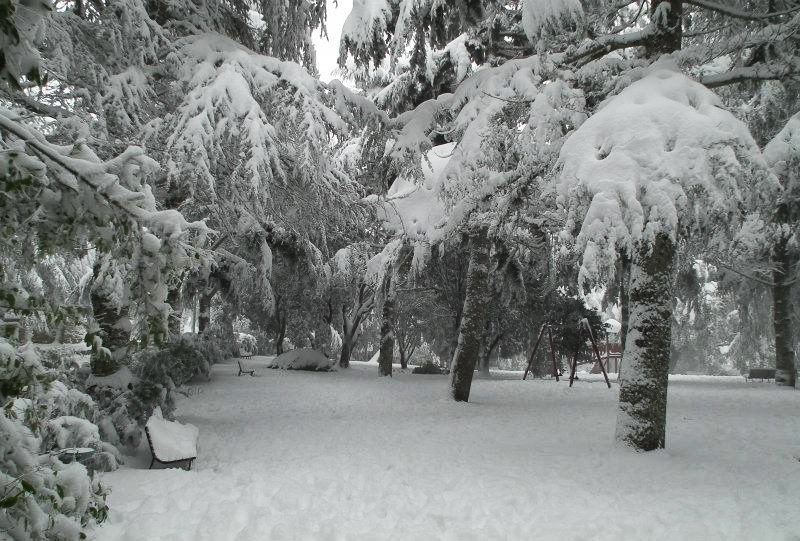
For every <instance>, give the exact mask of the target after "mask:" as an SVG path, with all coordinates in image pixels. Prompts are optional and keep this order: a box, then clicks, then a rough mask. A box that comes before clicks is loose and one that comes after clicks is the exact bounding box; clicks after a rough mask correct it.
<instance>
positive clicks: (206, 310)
mask: <svg viewBox="0 0 800 541" xmlns="http://www.w3.org/2000/svg"><path fill="white" fill-rule="evenodd" d="M212 298H214V293H211V294H207V293H201V294H200V299H199V301H198V304H199V305H200V307H199V308H198V311H199V315H198V319H197V332H198V333H200V334H203V332H204V331H205V330H206V329H208V327H209V325H211V299H212Z"/></svg>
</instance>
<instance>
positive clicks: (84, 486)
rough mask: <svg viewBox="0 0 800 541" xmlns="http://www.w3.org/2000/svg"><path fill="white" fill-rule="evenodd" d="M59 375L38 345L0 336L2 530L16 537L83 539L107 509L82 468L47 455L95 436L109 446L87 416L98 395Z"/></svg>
mask: <svg viewBox="0 0 800 541" xmlns="http://www.w3.org/2000/svg"><path fill="white" fill-rule="evenodd" d="M56 377H57V374H56V373H55V372H54V371H48V370H46V369H45V367H44V366H43V365H42V364H41V362H40V360H39V357H38V355H37V353H36V350H35V349H34V348H33V347H30V346H24V347H21V348H17V347H15V345H14V344H12V343H10V342H8V341H7V340H4V339H0V382H2V383H0V401H2V409H0V508H1V509H2V510H3V511H2V513H0V532H3V533H4V534H6V535H7V536H9V537H10V538H11V539H14V540H30V539H66V540H74V539H79V538H81V537H83V536H85V532H83V529H84V528H85V527H86V526H88V525H89V524H90V523H92V522H102V521H103V520H104V519H105V517H106V514H107V511H108V507H107V506H106V503H105V499H106V491H105V489H104V488H103V487H102V486H101V485H100V483H99V481H97V480H96V479H92V478H91V477H90V476H89V475H88V472H87V471H86V468H85V467H84V466H83V465H81V464H77V463H75V464H63V463H61V462H60V461H59V460H57V459H56V458H55V457H54V456H52V455H51V454H42V453H46V451H48V450H49V447H51V446H52V445H56V446H57V445H61V444H63V445H71V444H78V445H83V444H84V443H87V442H88V441H90V440H91V441H92V442H94V443H96V444H97V445H98V446H99V447H101V448H102V443H101V442H100V440H99V438H98V428H97V426H96V425H94V424H93V423H92V422H91V421H90V420H88V419H86V418H85V417H86V416H91V415H93V414H95V413H96V408H95V407H94V403H93V402H92V400H91V398H89V397H88V396H86V395H85V394H83V393H81V392H80V391H78V390H77V389H74V388H71V387H69V386H68V385H67V384H66V383H64V382H62V381H57V380H56ZM68 413H72V414H75V415H66V414H68ZM79 415H80V417H79Z"/></svg>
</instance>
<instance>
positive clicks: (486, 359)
mask: <svg viewBox="0 0 800 541" xmlns="http://www.w3.org/2000/svg"><path fill="white" fill-rule="evenodd" d="M502 338H503V334H502V333H501V334H498V335H497V336H495V337H494V339H493V340H492V341H491V342H489V345H488V346H486V347H484V348H483V351H482V352H481V363H480V367H481V374H482V375H484V376H489V363H490V362H491V360H492V353H494V350H495V348H496V347H497V344H499V343H500V339H502Z"/></svg>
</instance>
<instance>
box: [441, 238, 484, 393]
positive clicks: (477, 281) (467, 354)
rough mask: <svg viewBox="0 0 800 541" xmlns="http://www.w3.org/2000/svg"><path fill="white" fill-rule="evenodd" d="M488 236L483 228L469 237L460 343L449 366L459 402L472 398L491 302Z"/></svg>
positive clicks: (453, 391)
mask: <svg viewBox="0 0 800 541" xmlns="http://www.w3.org/2000/svg"><path fill="white" fill-rule="evenodd" d="M489 296H490V292H489V239H488V238H487V235H486V232H485V231H481V232H479V233H478V234H476V235H473V236H471V237H470V240H469V267H468V269H467V291H466V298H465V299H464V309H463V310H462V314H461V325H460V327H459V330H458V345H457V347H456V351H455V354H454V355H453V362H452V365H451V369H450V394H451V396H452V397H453V399H454V400H455V401H456V402H467V401H469V391H470V387H471V386H472V376H473V372H474V371H475V364H476V363H477V361H478V355H479V354H480V347H481V336H482V335H483V330H484V326H485V325H486V317H487V315H488V303H489Z"/></svg>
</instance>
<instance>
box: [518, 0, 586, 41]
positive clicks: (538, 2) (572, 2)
mask: <svg viewBox="0 0 800 541" xmlns="http://www.w3.org/2000/svg"><path fill="white" fill-rule="evenodd" d="M582 13H583V8H582V7H581V2H580V0H522V28H523V29H524V30H525V34H526V35H527V36H528V39H530V40H531V41H534V40H535V39H536V37H537V36H538V35H539V33H540V32H541V31H542V30H543V29H544V28H546V27H547V26H551V27H556V28H557V27H559V26H561V22H562V21H563V20H575V19H577V18H578V17H580V16H581V14H582Z"/></svg>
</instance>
